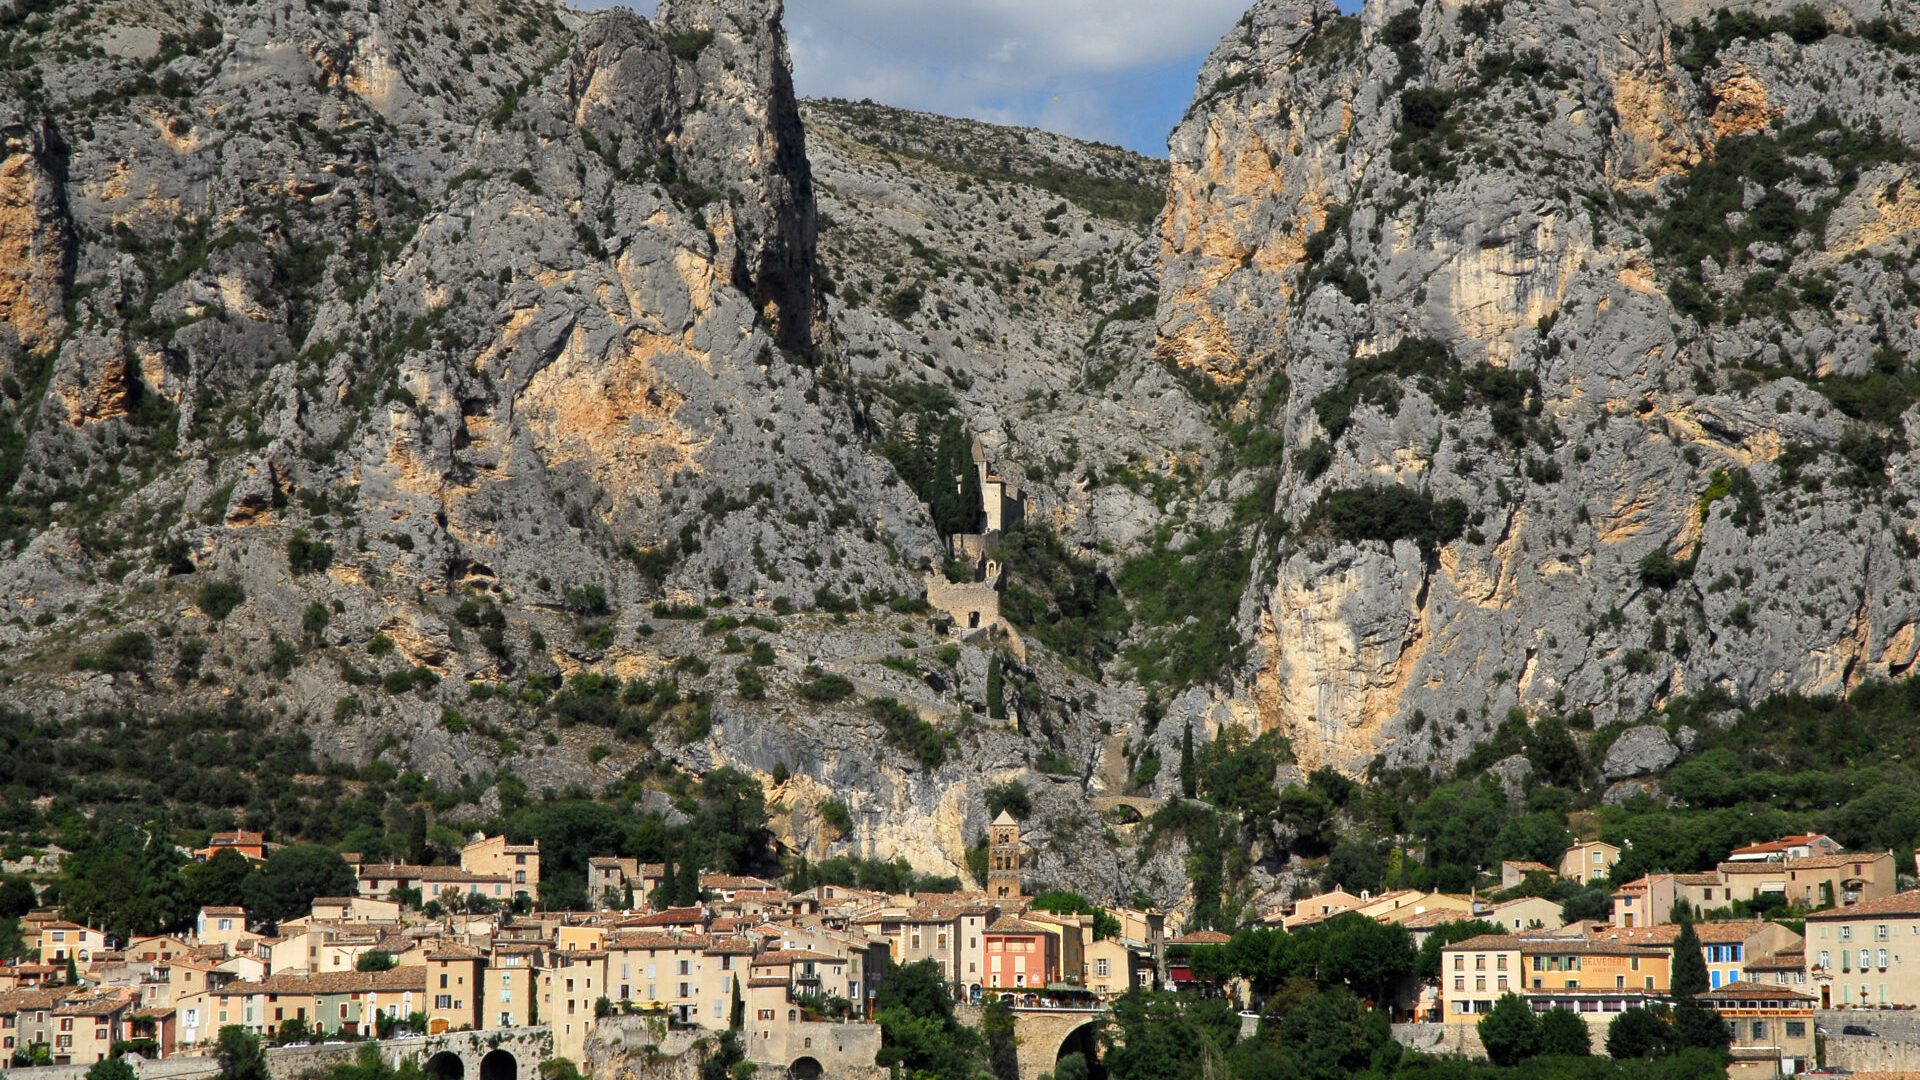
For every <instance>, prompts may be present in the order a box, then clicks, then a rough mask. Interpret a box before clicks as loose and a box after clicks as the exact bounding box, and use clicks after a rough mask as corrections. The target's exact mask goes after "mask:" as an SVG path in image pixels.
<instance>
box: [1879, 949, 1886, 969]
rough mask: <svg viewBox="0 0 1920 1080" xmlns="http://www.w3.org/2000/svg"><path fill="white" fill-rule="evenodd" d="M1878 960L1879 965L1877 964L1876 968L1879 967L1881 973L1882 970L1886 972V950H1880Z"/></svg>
mask: <svg viewBox="0 0 1920 1080" xmlns="http://www.w3.org/2000/svg"><path fill="white" fill-rule="evenodd" d="M1879 959H1880V963H1879V964H1878V965H1877V966H1878V967H1879V968H1880V969H1881V970H1882V971H1884V970H1886V967H1887V950H1885V949H1881V950H1880V958H1879Z"/></svg>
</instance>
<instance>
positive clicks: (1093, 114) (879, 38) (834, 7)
mask: <svg viewBox="0 0 1920 1080" xmlns="http://www.w3.org/2000/svg"><path fill="white" fill-rule="evenodd" d="M1250 2H1251V0H787V34H788V38H789V40H790V43H791V46H792V50H793V68H794V82H795V84H796V86H797V87H798V89H799V91H800V93H802V94H804V95H806V96H809V97H844V98H856V99H857V98H872V99H873V100H875V101H881V102H885V103H887V104H890V105H899V106H904V107H908V108H917V109H926V110H928V111H932V112H940V113H947V114H952V115H960V116H971V117H976V118H978V119H982V120H989V121H996V122H1002V123H1018V124H1031V125H1035V126H1043V127H1047V128H1049V129H1052V130H1058V131H1062V132H1065V133H1067V134H1071V135H1079V136H1084V137H1089V138H1099V139H1106V140H1109V141H1123V142H1127V143H1129V144H1131V145H1136V147H1138V148H1143V149H1150V150H1155V151H1157V149H1158V143H1159V139H1160V138H1161V137H1162V136H1164V135H1165V128H1166V127H1167V126H1170V125H1171V124H1172V122H1173V121H1174V120H1176V119H1178V117H1179V115H1180V113H1181V111H1182V110H1183V109H1184V108H1185V107H1186V104H1187V100H1188V98H1189V97H1190V95H1191V94H1192V89H1193V82H1192V75H1193V71H1194V70H1196V69H1197V67H1198V60H1199V58H1200V57H1201V56H1203V55H1204V54H1205V53H1206V52H1208V51H1209V50H1211V49H1212V48H1213V46H1214V44H1215V43H1217V42H1218V41H1219V40H1220V37H1221V36H1222V35H1223V34H1224V33H1226V31H1227V30H1228V29H1229V28H1230V27H1231V26H1232V25H1233V24H1234V21H1235V20H1237V19H1238V18H1239V17H1240V14H1241V12H1242V11H1244V10H1245V9H1246V7H1247V5H1248V4H1249V3H1250ZM586 6H606V0H600V2H593V0H587V3H586ZM631 6H634V7H637V8H639V9H640V10H642V11H647V10H650V9H651V7H652V6H653V5H652V3H650V2H648V0H636V2H634V3H633V4H632V5H631ZM1169 65H1179V66H1180V69H1181V73H1183V74H1184V79H1182V78H1179V77H1171V76H1169V75H1168V73H1167V72H1166V71H1165V69H1166V68H1167V67H1168V66H1169ZM1150 72H1151V73H1152V74H1153V76H1154V78H1153V80H1152V81H1153V85H1152V86H1151V87H1148V86H1145V85H1143V84H1142V80H1143V79H1144V77H1145V76H1146V75H1147V74H1148V73H1150Z"/></svg>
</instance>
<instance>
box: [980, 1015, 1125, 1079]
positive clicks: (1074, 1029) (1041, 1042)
mask: <svg viewBox="0 0 1920 1080" xmlns="http://www.w3.org/2000/svg"><path fill="white" fill-rule="evenodd" d="M954 1014H955V1015H956V1016H958V1017H959V1018H960V1019H961V1020H962V1021H964V1022H966V1023H968V1024H971V1025H973V1026H974V1027H979V1026H980V1022H981V1019H982V1010H981V1008H980V1006H978V1005H956V1006H955V1007H954ZM1106 1020H1107V1010H1106V1009H1105V1008H1104V1007H1100V1008H1092V1009H1049V1008H1017V1007H1016V1008H1015V1009H1014V1010H1013V1034H1014V1039H1015V1040H1016V1042H1017V1046H1018V1050H1017V1055H1018V1057H1019V1061H1020V1080H1040V1077H1042V1076H1045V1075H1046V1074H1048V1073H1050V1072H1052V1071H1053V1070H1054V1066H1055V1065H1057V1064H1059V1062H1060V1059H1061V1058H1063V1057H1066V1056H1067V1055H1068V1054H1081V1055H1083V1056H1085V1057H1086V1059H1087V1064H1088V1065H1089V1066H1090V1067H1091V1075H1092V1076H1093V1077H1094V1078H1095V1080H1098V1078H1100V1077H1103V1076H1105V1075H1106V1070H1105V1069H1104V1068H1103V1067H1101V1065H1100V1028H1101V1026H1102V1025H1104V1024H1105V1023H1106Z"/></svg>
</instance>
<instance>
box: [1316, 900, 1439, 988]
mask: <svg viewBox="0 0 1920 1080" xmlns="http://www.w3.org/2000/svg"><path fill="white" fill-rule="evenodd" d="M1314 937H1316V938H1318V940H1319V964H1318V977H1319V980H1320V982H1321V983H1323V984H1326V983H1344V984H1346V985H1347V986H1350V987H1352V988H1353V990H1354V992H1355V993H1358V994H1364V995H1366V996H1367V997H1368V998H1370V999H1371V1000H1373V1001H1375V1002H1385V1001H1387V1000H1388V998H1389V997H1390V996H1391V994H1392V992H1393V987H1394V984H1395V983H1397V982H1399V981H1400V980H1402V979H1404V978H1406V977H1407V976H1409V975H1412V974H1413V971H1414V965H1415V962H1416V959H1417V956H1416V954H1415V953H1414V950H1413V935H1411V934H1409V933H1408V932H1407V928H1406V927H1404V926H1400V925H1398V924H1387V923H1377V922H1374V921H1373V920H1372V919H1369V918H1367V917H1366V916H1364V915H1360V914H1357V913H1354V912H1348V913H1346V914H1343V915H1337V916H1335V917H1334V918H1331V919H1328V920H1327V921H1326V922H1324V923H1321V924H1320V925H1319V926H1317V927H1315V928H1314Z"/></svg>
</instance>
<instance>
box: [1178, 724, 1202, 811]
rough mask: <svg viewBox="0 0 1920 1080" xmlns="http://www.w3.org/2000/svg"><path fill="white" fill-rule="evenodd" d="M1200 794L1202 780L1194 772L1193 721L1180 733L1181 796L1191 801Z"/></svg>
mask: <svg viewBox="0 0 1920 1080" xmlns="http://www.w3.org/2000/svg"><path fill="white" fill-rule="evenodd" d="M1199 792H1200V778H1199V777H1198V776H1195V775H1194V772H1193V721H1191V720H1189V721H1187V729H1186V730H1185V731H1183V732H1181V733H1180V794H1182V795H1185V796H1186V797H1187V798H1189V799H1191V798H1194V797H1196V796H1197V795H1198V794H1199Z"/></svg>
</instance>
